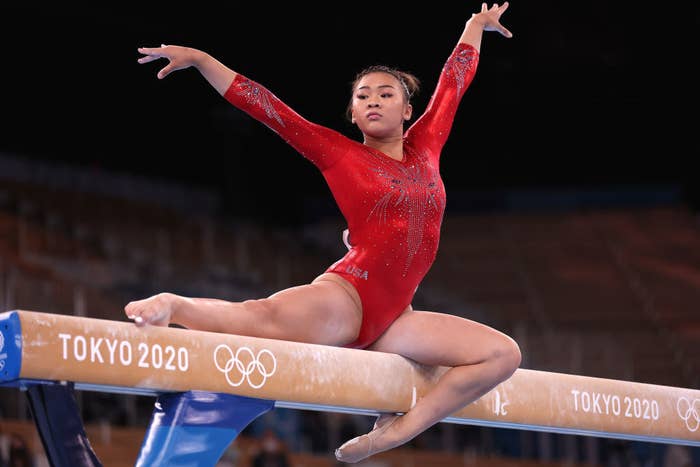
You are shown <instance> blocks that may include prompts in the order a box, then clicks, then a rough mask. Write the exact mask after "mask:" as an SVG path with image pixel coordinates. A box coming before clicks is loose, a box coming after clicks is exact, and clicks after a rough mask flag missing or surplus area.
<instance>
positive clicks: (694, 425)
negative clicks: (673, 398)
mask: <svg viewBox="0 0 700 467" xmlns="http://www.w3.org/2000/svg"><path fill="white" fill-rule="evenodd" d="M676 410H677V411H678V416H679V417H681V420H683V421H684V422H685V426H687V427H688V430H690V431H697V429H698V428H699V427H700V399H694V400H693V402H692V403H691V402H690V401H689V400H688V399H686V398H685V397H681V398H680V399H678V402H676Z"/></svg>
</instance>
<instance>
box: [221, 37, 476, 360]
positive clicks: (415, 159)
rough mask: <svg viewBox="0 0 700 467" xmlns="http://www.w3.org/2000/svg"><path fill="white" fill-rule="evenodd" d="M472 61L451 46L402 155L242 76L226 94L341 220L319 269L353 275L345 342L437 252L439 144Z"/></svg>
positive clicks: (413, 283)
mask: <svg viewBox="0 0 700 467" xmlns="http://www.w3.org/2000/svg"><path fill="white" fill-rule="evenodd" d="M478 61H479V54H478V52H477V50H476V49H475V48H473V47H471V46H469V45H467V44H461V43H460V44H458V45H457V46H456V47H455V49H454V50H453V51H452V53H451V54H450V57H449V59H448V60H447V62H446V63H445V65H444V66H443V69H442V72H441V74H440V78H439V80H438V84H437V87H436V89H435V92H434V93H433V95H432V97H431V99H430V102H429V103H428V106H427V109H426V110H425V112H424V113H423V115H421V116H420V118H418V119H417V120H416V121H415V123H413V124H412V125H411V126H410V128H408V130H406V132H405V133H404V145H403V150H404V159H403V160H402V161H397V160H395V159H392V158H390V157H389V156H387V155H385V154H383V153H381V152H380V151H377V150H375V149H373V148H371V147H369V146H365V145H364V144H362V143H360V142H358V141H354V140H352V139H350V138H348V137H346V136H344V135H342V134H340V133H338V132H336V131H334V130H331V129H329V128H327V127H324V126H321V125H317V124H314V123H312V122H309V121H308V120H306V119H304V118H303V117H301V116H300V115H298V114H297V113H296V112H294V111H293V110H292V109H291V108H290V107H289V106H287V105H286V104H284V103H283V102H282V101H280V100H279V99H278V98H277V97H276V96H275V95H274V94H272V93H271V92H270V91H268V90H267V89H266V88H264V87H263V86H261V85H259V84H258V83H256V82H254V81H251V80H250V79H248V78H246V77H244V76H242V75H240V74H238V75H237V76H236V78H235V79H234V81H233V82H232V83H231V86H230V87H229V89H228V90H227V91H226V93H225V94H224V97H225V98H226V99H227V100H228V101H229V102H230V103H231V104H233V105H235V106H236V107H238V108H239V109H241V110H243V111H244V112H246V113H247V114H249V115H250V116H252V117H253V118H255V119H257V120H259V121H261V122H262V123H264V124H265V125H267V126H268V127H269V128H271V129H272V130H273V131H274V132H276V133H277V134H278V135H279V136H281V137H282V138H283V139H284V140H285V141H286V142H287V143H289V144H290V145H291V146H292V147H294V148H295V149H296V150H297V151H298V152H299V153H301V154H302V155H303V156H304V157H305V158H307V159H309V160H310V161H311V162H313V163H314V164H315V165H316V166H317V167H318V168H319V169H320V170H321V172H322V174H323V176H324V177H325V179H326V182H327V183H328V186H329V188H330V190H331V192H332V194H333V196H334V198H335V200H336V202H337V204H338V207H339V208H340V210H341V212H342V213H343V216H344V217H345V220H346V221H347V224H348V230H349V232H350V241H351V247H350V249H349V251H348V253H347V254H346V255H345V256H343V257H342V258H341V259H340V260H338V261H337V262H335V263H334V264H333V265H331V266H330V267H329V268H328V269H327V270H326V272H333V273H336V274H339V275H341V276H342V277H344V278H345V279H347V280H348V281H350V282H351V283H352V284H353V285H354V286H355V288H356V289H357V292H358V294H359V296H360V299H361V301H362V328H361V330H360V334H359V336H358V338H357V339H356V340H355V341H354V342H353V343H351V344H348V345H347V347H353V348H365V347H367V346H369V345H370V344H372V343H373V342H374V341H375V340H376V339H377V338H378V337H379V336H380V335H381V334H382V333H383V332H384V331H385V330H386V329H387V328H388V327H389V325H390V324H391V323H392V322H393V321H394V320H395V319H396V318H397V317H398V316H399V315H400V314H401V312H402V311H403V310H404V309H406V307H407V306H408V305H409V304H410V303H411V301H412V299H413V295H414V294H415V292H416V289H417V288H418V284H419V283H420V281H421V280H422V279H423V277H424V276H425V275H426V274H427V272H428V270H429V269H430V266H431V265H432V264H433V261H434V260H435V255H436V253H437V248H438V242H439V238H440V228H441V224H442V217H443V213H444V210H445V187H444V185H443V183H442V179H441V178H440V172H439V160H440V152H441V150H442V147H443V146H444V144H445V142H446V140H447V136H448V133H449V132H450V129H451V127H452V122H453V119H454V115H455V112H456V111H457V107H458V105H459V102H460V100H461V99H462V96H463V95H464V92H465V90H466V88H467V87H468V86H469V84H470V83H471V81H472V79H473V77H474V73H475V72H476V67H477V64H478Z"/></svg>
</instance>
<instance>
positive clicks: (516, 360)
mask: <svg viewBox="0 0 700 467" xmlns="http://www.w3.org/2000/svg"><path fill="white" fill-rule="evenodd" d="M491 361H492V362H493V365H494V366H495V371H496V373H497V378H498V379H499V380H501V381H504V380H506V379H508V378H510V377H511V375H512V374H513V373H515V370H517V369H518V368H519V367H520V363H521V362H522V353H521V352H520V346H519V345H518V343H517V342H515V340H513V339H511V338H510V337H508V336H505V337H504V339H503V341H502V342H501V343H500V344H499V345H498V346H497V347H496V348H495V349H494V352H493V354H492V357H491Z"/></svg>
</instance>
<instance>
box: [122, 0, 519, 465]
mask: <svg viewBox="0 0 700 467" xmlns="http://www.w3.org/2000/svg"><path fill="white" fill-rule="evenodd" d="M507 8H508V2H505V3H503V4H501V5H498V4H496V3H494V4H493V5H492V6H491V7H488V6H487V4H486V3H483V4H482V6H481V10H480V11H479V12H478V13H474V14H472V15H471V17H470V18H469V20H468V21H467V22H466V25H465V27H464V30H463V32H462V34H461V36H460V38H459V41H458V42H457V45H456V46H455V48H454V49H453V51H452V53H451V54H450V56H449V57H448V59H447V62H446V63H445V65H444V67H443V69H442V72H441V74H440V78H439V80H438V84H437V87H436V89H435V91H434V93H433V95H432V97H431V99H430V102H429V103H428V106H427V109H426V110H425V112H424V113H423V114H422V115H421V116H420V117H419V118H418V119H417V120H416V121H415V122H414V123H413V124H412V125H410V127H409V128H408V129H407V130H404V125H405V124H406V122H407V121H408V120H410V119H411V117H412V116H413V107H412V105H411V103H410V98H411V96H412V94H413V93H414V92H415V91H416V90H417V89H418V85H419V81H418V79H417V78H416V77H415V76H413V75H411V74H408V73H405V72H402V71H400V70H396V69H393V68H389V67H385V66H373V67H370V68H367V69H365V70H363V71H361V72H360V73H358V75H357V76H356V79H355V81H354V83H353V86H352V97H351V99H350V102H349V104H348V109H347V111H348V115H349V117H350V119H351V121H352V122H353V124H355V125H357V127H358V128H359V130H360V131H361V132H362V135H363V141H362V142H358V141H354V140H352V139H350V138H348V137H346V136H344V135H342V134H340V133H339V132H337V131H334V130H332V129H329V128H326V127H323V126H320V125H317V124H314V123H312V122H310V121H308V120H306V119H305V118H303V117H302V116H300V115H299V114H297V113H296V112H294V111H293V110H292V109H291V108H290V107H289V106H287V105H286V104H285V103H283V102H282V101H280V100H279V99H278V98H277V97H276V96H275V95H274V94H272V93H271V92H270V91H269V90H267V89H266V88H265V87H263V86H262V85H260V84H258V83H257V82H255V81H253V80H251V79H250V78H248V77H246V76H243V75H241V74H239V73H236V72H235V71H233V70H231V69H230V68H228V67H226V66H225V65H223V64H222V63H220V62H219V61H218V60H216V59H214V58H213V57H212V56H210V55H209V54H207V53H205V52H203V51H201V50H196V49H192V48H188V47H181V46H174V45H163V46H161V47H155V48H140V49H138V51H139V52H140V53H141V54H142V55H143V56H142V57H141V58H139V60H138V61H139V63H142V64H144V63H150V62H153V61H155V60H158V59H161V58H164V59H166V60H168V64H167V65H166V66H165V67H163V68H162V69H161V70H160V71H159V72H158V78H159V79H162V78H165V77H166V76H168V75H169V74H170V73H172V72H173V71H176V70H181V69H184V68H188V67H194V68H196V69H197V70H198V71H199V72H200V73H201V75H202V76H203V77H204V78H205V79H206V80H207V81H208V82H209V84H210V85H211V86H213V87H214V88H215V89H216V90H217V91H218V92H219V93H220V94H221V95H222V96H223V97H224V98H225V99H226V100H228V101H229V102H230V103H231V104H232V105H234V106H236V107H237V108H239V109H241V110H242V111H244V112H246V113H247V114H248V115H250V116H251V117H252V118H254V119H257V120H259V121H260V122H262V123H263V124H265V125H267V126H268V127H269V128H270V129H271V130H272V131H274V132H275V133H277V134H278V135H279V136H280V137H282V138H283V139H284V140H285V141H286V142H287V143H289V144H290V145H291V146H293V147H294V148H295V149H296V150H297V151H298V152H299V153H300V154H301V155H302V156H304V157H305V158H306V159H308V160H309V161H311V162H312V163H313V164H315V165H316V167H318V169H319V170H320V171H321V173H322V174H323V176H324V178H325V180H326V182H327V183H328V186H329V188H330V190H331V192H332V194H333V196H334V198H335V200H336V202H337V203H338V206H339V208H340V210H341V212H342V213H343V215H344V217H345V219H346V221H347V224H348V230H347V231H346V232H345V233H346V236H345V238H344V239H345V241H346V245H347V246H348V253H347V254H346V255H345V256H343V257H342V258H341V259H340V260H338V261H337V262H336V263H334V264H333V265H331V266H330V267H329V268H328V269H326V270H325V271H324V272H323V273H322V274H320V275H319V276H318V277H316V278H315V279H314V280H313V281H312V282H311V283H309V284H304V285H298V286H295V287H291V288H288V289H285V290H282V291H279V292H277V293H275V294H273V295H271V296H269V297H266V298H261V299H257V300H246V301H243V302H229V301H224V300H218V299H208V298H189V297H182V296H178V295H174V294H171V293H160V294H157V295H154V296H152V297H149V298H145V299H143V300H138V301H133V302H130V303H129V304H127V305H126V307H125V312H126V315H127V316H128V317H129V318H130V319H133V320H134V321H135V322H136V324H137V325H144V324H152V325H159V326H167V325H168V324H169V323H177V324H180V325H182V326H185V327H187V328H191V329H199V330H206V331H214V332H222V333H232V334H239V335H249V336H257V337H265V338H273V339H281V340H291V341H301V342H309V343H316V344H325V345H334V346H346V347H353V348H361V349H368V350H374V351H381V352H392V353H396V354H399V355H402V356H405V357H407V358H410V359H413V360H415V361H417V362H419V363H422V364H426V365H441V366H447V367H450V370H449V371H447V372H446V373H445V374H444V375H443V376H442V378H441V379H440V380H439V381H438V382H437V384H436V385H435V386H434V388H432V389H431V391H430V392H428V393H427V394H426V395H425V396H424V397H423V398H421V399H420V400H418V401H417V402H416V404H415V406H414V407H413V408H411V409H410V410H409V411H408V412H407V413H405V414H404V415H401V416H399V415H396V414H382V415H381V416H380V417H379V418H378V419H377V421H376V423H375V426H374V429H373V430H372V431H371V432H370V433H368V434H365V435H362V436H359V437H357V438H354V439H352V440H350V441H348V442H346V443H345V444H343V445H342V446H340V448H338V449H337V450H336V457H337V458H338V460H340V461H343V462H349V463H354V462H358V461H360V460H362V459H364V458H367V457H369V456H371V455H373V454H375V453H378V452H382V451H386V450H388V449H391V448H394V447H396V446H399V445H401V444H403V443H406V442H407V441H409V440H411V439H412V438H414V437H415V436H417V435H418V434H420V433H421V432H423V431H424V430H426V429H428V428H429V427H431V426H432V425H434V424H436V423H438V422H439V421H441V420H442V419H443V418H445V417H447V416H449V415H451V414H452V413H453V412H455V411H457V410H458V409H460V408H462V407H464V406H465V405H467V404H469V403H471V402H473V401H475V400H476V399H478V398H479V397H481V396H482V395H483V394H485V393H486V392H488V391H489V390H491V389H492V388H493V387H495V386H496V385H498V384H499V383H500V382H502V381H504V380H505V379H507V378H509V377H510V375H511V374H512V373H513V372H514V371H515V370H516V369H517V368H518V366H519V365H520V358H521V357H520V350H519V347H518V345H517V344H516V343H515V341H513V340H512V339H511V338H510V337H508V336H506V335H505V334H503V333H501V332H499V331H497V330H495V329H492V328H490V327H487V326H485V325H483V324H480V323H477V322H474V321H471V320H469V319H465V318H461V317H457V316H454V315H449V314H442V313H437V312H433V311H419V310H414V309H413V308H412V306H411V301H412V299H413V296H414V293H415V291H416V289H417V288H418V286H419V284H420V282H421V280H422V279H423V277H424V276H425V275H426V273H427V272H428V270H429V268H430V266H431V265H432V263H433V261H434V259H435V256H436V252H437V248H438V242H439V237H440V228H441V223H442V218H443V213H444V209H445V191H444V185H443V183H442V180H441V178H440V173H439V160H440V152H441V150H442V147H443V146H444V144H445V142H446V140H447V137H448V134H449V132H450V130H451V127H452V122H453V119H454V116H455V113H456V111H457V108H458V105H459V103H460V101H461V99H462V96H463V95H464V92H465V91H466V89H467V88H468V87H469V85H470V83H471V81H472V79H473V77H474V74H475V72H476V69H477V64H478V62H479V57H480V45H481V39H482V35H483V32H484V31H496V32H498V33H500V34H501V35H503V36H504V37H507V38H510V37H512V34H511V33H510V31H509V30H508V29H506V28H505V27H504V26H502V25H501V23H500V18H501V15H502V14H503V13H504V12H505V11H506V10H507Z"/></svg>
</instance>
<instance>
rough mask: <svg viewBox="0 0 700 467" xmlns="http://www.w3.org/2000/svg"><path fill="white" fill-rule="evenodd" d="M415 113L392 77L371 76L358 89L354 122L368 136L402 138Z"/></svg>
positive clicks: (381, 74)
mask: <svg viewBox="0 0 700 467" xmlns="http://www.w3.org/2000/svg"><path fill="white" fill-rule="evenodd" d="M412 110H413V108H412V106H411V104H409V103H408V102H407V101H406V95H405V92H404V89H403V85H402V84H401V82H400V81H399V80H398V79H397V78H396V77H395V76H394V75H392V74H390V73H384V72H375V73H369V74H367V75H365V76H363V77H362V78H361V79H360V81H358V83H357V85H356V86H355V91H354V93H353V96H352V109H351V115H352V122H353V123H354V124H356V125H357V126H358V128H359V129H360V131H362V133H364V134H365V135H366V136H369V137H372V138H387V137H392V136H402V135H403V122H404V121H405V120H408V119H410V118H411V112H412Z"/></svg>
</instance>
